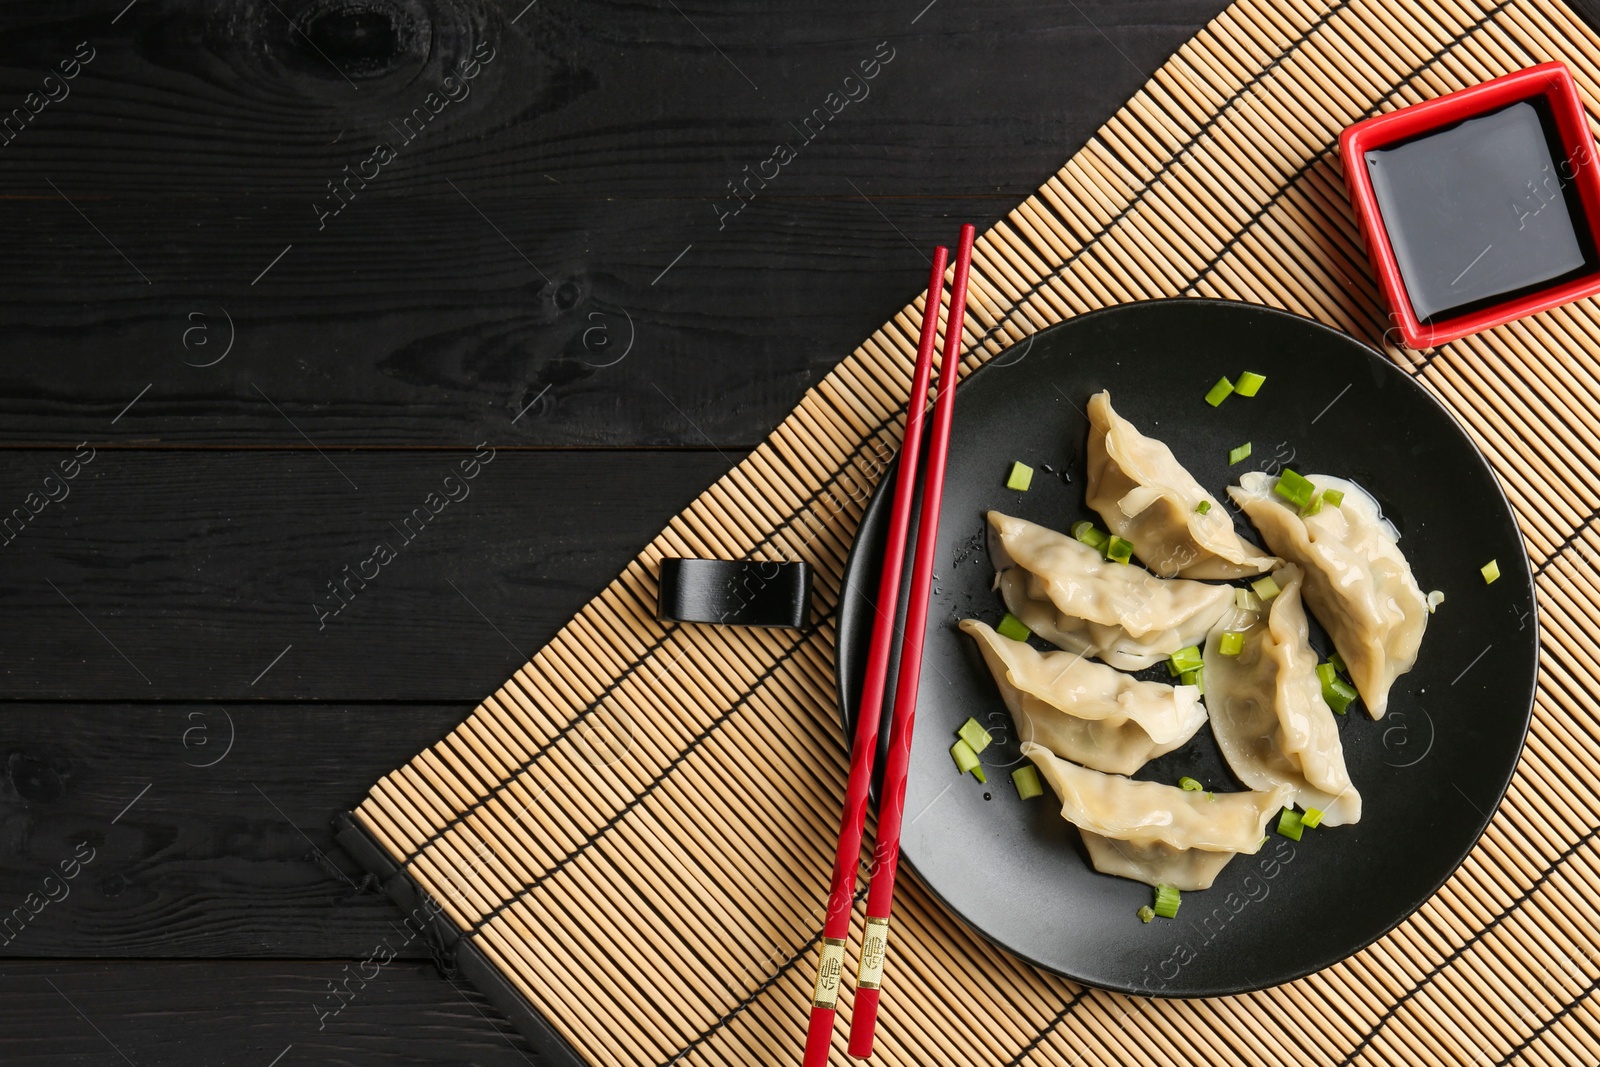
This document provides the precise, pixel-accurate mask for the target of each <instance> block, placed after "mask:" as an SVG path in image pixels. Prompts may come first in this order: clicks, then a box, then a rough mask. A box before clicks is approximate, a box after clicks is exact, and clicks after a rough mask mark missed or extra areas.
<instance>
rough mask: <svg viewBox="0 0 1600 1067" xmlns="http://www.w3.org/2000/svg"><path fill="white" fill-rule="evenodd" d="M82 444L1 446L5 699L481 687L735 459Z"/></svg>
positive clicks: (319, 695)
mask: <svg viewBox="0 0 1600 1067" xmlns="http://www.w3.org/2000/svg"><path fill="white" fill-rule="evenodd" d="M73 455H74V453H73V452H71V451H61V450H52V449H45V450H26V451H15V450H14V451H0V493H3V494H4V495H3V496H0V500H4V501H5V503H4V504H3V505H0V518H8V519H9V521H10V522H11V528H10V529H11V532H10V536H12V537H13V538H14V539H13V540H11V541H9V542H4V547H0V553H4V554H5V561H4V562H5V566H4V568H3V569H0V583H3V586H0V588H3V590H4V594H5V596H6V600H7V610H6V611H5V612H4V613H0V647H3V648H4V649H5V650H6V655H5V660H4V666H3V672H0V700H17V699H27V700H38V699H64V700H74V701H89V700H122V699H139V700H196V699H217V700H223V701H242V700H298V699H316V700H363V701H422V702H438V701H463V702H467V703H469V704H471V703H476V702H477V701H478V700H479V699H481V698H482V697H483V695H484V694H485V693H489V692H492V691H493V690H494V689H495V688H496V687H498V686H499V685H500V684H501V683H502V682H504V681H505V679H506V677H507V676H508V675H509V674H510V673H511V672H512V671H513V670H515V669H516V668H517V667H519V666H520V665H521V664H522V663H523V662H524V661H525V660H526V659H527V656H528V654H529V653H531V652H532V651H533V650H534V649H535V648H537V647H538V646H540V645H541V644H543V643H544V642H545V641H546V640H548V638H549V637H550V636H551V635H553V634H554V633H555V631H556V630H557V628H558V627H559V626H560V625H561V624H563V623H564V622H566V621H567V619H568V618H570V617H571V616H572V614H573V613H574V612H576V611H577V610H578V608H580V607H581V606H582V605H583V603H584V601H585V600H587V599H588V598H589V597H590V596H591V595H592V594H593V592H594V591H595V590H596V589H599V588H601V587H602V586H603V585H604V584H605V583H606V582H607V581H609V580H610V579H611V578H612V577H614V576H615V575H616V574H617V573H618V572H619V571H620V570H621V568H622V566H623V564H624V563H625V562H627V560H629V559H630V558H632V556H633V554H634V553H635V552H637V551H638V548H639V546H640V545H642V544H644V543H645V542H647V541H648V540H649V539H650V538H651V537H653V536H654V535H655V534H656V532H657V531H658V530H659V529H660V528H661V527H662V526H663V525H665V523H666V521H667V519H668V518H670V517H671V516H672V515H673V514H674V513H675V512H677V511H678V510H679V509H680V508H682V507H683V506H684V505H686V504H687V503H688V502H689V501H690V500H691V499H693V497H694V496H695V494H696V493H698V492H700V491H701V490H702V489H704V488H705V487H706V486H707V485H709V484H710V483H711V482H712V481H713V480H714V479H715V478H716V477H717V476H718V475H720V474H721V473H722V472H723V471H724V470H725V469H726V468H727V467H728V466H729V465H730V464H731V463H732V462H734V461H736V460H737V459H739V458H741V457H740V456H739V455H738V454H729V453H721V452H677V451H667V452H630V451H623V452H549V451H516V450H507V449H499V450H494V451H493V452H492V455H491V454H490V453H489V452H483V453H475V452H474V451H473V450H472V449H471V448H470V447H468V448H463V449H459V450H455V451H444V450H412V451H382V452H373V451H363V452H349V451H336V450H335V451H327V452H323V453H319V452H317V451H314V450H312V449H308V448H302V449H299V450H292V451H260V450H256V451H228V452H219V451H188V450H185V451H177V452H172V451H149V450H139V449H132V450H130V449H109V448H102V449H99V450H94V449H93V448H92V446H91V448H90V449H89V450H88V451H85V452H84V453H82V455H83V457H84V459H86V460H87V463H86V465H85V464H84V463H79V464H78V466H77V467H76V468H75V469H76V473H77V476H76V477H75V478H73V479H71V480H70V481H65V480H63V479H62V473H63V471H62V467H61V465H62V463H64V462H65V463H68V464H71V463H72V462H74V461H73V459H72V457H73ZM475 456H482V457H487V460H488V461H487V463H483V462H480V460H479V459H476V458H474V457H475ZM463 465H466V470H470V471H472V473H473V474H474V477H472V478H470V479H468V478H466V477H465V476H464V471H463ZM69 469H71V468H69ZM50 495H54V496H57V497H59V498H60V501H59V503H52V502H50V501H49V499H48V497H49V496H50ZM452 498H454V500H452ZM30 506H34V507H35V508H36V510H37V511H38V514H37V515H33V516H31V517H29V514H28V511H27V509H28V508H29V507H30ZM13 509H22V511H21V516H22V517H29V521H28V523H27V525H26V526H23V525H21V522H20V520H19V518H18V516H17V514H16V512H15V511H14V510H13ZM18 531H20V532H18ZM347 568H348V569H347ZM362 575H365V576H366V579H365V580H363V578H362Z"/></svg>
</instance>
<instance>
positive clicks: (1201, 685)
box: [1179, 667, 1206, 696]
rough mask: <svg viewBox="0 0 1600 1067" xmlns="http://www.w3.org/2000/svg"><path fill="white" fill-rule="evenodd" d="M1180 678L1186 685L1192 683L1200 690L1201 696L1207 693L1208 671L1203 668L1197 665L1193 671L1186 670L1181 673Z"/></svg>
mask: <svg viewBox="0 0 1600 1067" xmlns="http://www.w3.org/2000/svg"><path fill="white" fill-rule="evenodd" d="M1179 680H1180V681H1182V682H1183V684H1184V685H1192V686H1194V687H1195V688H1196V689H1198V690H1200V696H1205V695H1206V672H1205V670H1204V669H1203V668H1200V667H1196V668H1195V669H1194V670H1192V671H1184V672H1183V674H1181V675H1179Z"/></svg>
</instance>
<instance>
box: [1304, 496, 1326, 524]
mask: <svg viewBox="0 0 1600 1067" xmlns="http://www.w3.org/2000/svg"><path fill="white" fill-rule="evenodd" d="M1321 510H1322V494H1321V493H1318V494H1317V495H1316V496H1314V497H1312V498H1311V503H1309V504H1307V505H1306V506H1305V507H1303V508H1301V509H1300V517H1301V518H1302V519H1308V518H1310V517H1311V516H1313V515H1315V514H1317V512H1319V511H1321Z"/></svg>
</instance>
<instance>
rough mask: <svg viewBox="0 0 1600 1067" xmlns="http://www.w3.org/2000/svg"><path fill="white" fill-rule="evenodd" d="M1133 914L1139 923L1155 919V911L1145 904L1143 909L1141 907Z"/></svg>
mask: <svg viewBox="0 0 1600 1067" xmlns="http://www.w3.org/2000/svg"><path fill="white" fill-rule="evenodd" d="M1134 914H1135V915H1137V916H1139V921H1140V922H1142V923H1147V922H1149V921H1150V920H1151V919H1154V918H1155V917H1156V909H1154V908H1152V907H1151V906H1150V905H1148V904H1146V905H1145V906H1144V907H1142V908H1140V909H1139V910H1138V911H1136V912H1134Z"/></svg>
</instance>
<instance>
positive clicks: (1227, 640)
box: [1217, 630, 1244, 656]
mask: <svg viewBox="0 0 1600 1067" xmlns="http://www.w3.org/2000/svg"><path fill="white" fill-rule="evenodd" d="M1217 651H1218V652H1221V653H1222V654H1223V655H1224V656H1237V655H1238V654H1239V653H1241V652H1243V651H1244V634H1242V633H1238V632H1237V631H1234V630H1229V631H1227V632H1226V633H1224V634H1223V635H1222V636H1221V637H1220V638H1219V639H1218V640H1217Z"/></svg>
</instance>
